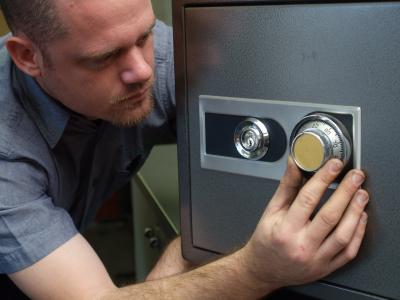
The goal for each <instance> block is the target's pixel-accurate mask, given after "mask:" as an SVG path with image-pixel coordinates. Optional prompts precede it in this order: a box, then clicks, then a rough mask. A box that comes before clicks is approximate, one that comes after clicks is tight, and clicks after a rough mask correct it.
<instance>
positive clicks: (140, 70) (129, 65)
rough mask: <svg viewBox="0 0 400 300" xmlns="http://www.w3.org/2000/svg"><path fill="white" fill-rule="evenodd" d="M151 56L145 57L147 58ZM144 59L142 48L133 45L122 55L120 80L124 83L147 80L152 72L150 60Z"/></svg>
mask: <svg viewBox="0 0 400 300" xmlns="http://www.w3.org/2000/svg"><path fill="white" fill-rule="evenodd" d="M149 59H151V58H147V60H149ZM147 60H146V56H145V53H144V50H143V49H142V48H139V47H134V48H133V49H131V50H130V51H129V52H128V53H126V55H125V56H124V57H123V61H122V63H121V66H122V71H121V73H120V77H121V80H122V82H123V83H124V84H133V83H138V82H145V81H147V80H149V79H150V78H151V76H152V74H153V68H152V65H151V62H149V61H147Z"/></svg>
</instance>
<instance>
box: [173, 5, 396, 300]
mask: <svg viewBox="0 0 400 300" xmlns="http://www.w3.org/2000/svg"><path fill="white" fill-rule="evenodd" d="M174 44H175V62H176V86H177V90H176V92H177V104H178V105H177V106H178V107H177V109H178V111H177V115H178V141H179V143H178V156H179V173H180V175H179V180H180V199H181V231H182V239H183V252H184V256H185V257H186V258H187V259H189V260H192V261H194V262H202V261H206V260H209V259H211V258H213V257H217V256H218V255H220V254H226V253H229V252H231V251H232V250H233V249H235V248H238V247H240V246H242V245H243V244H244V243H245V242H246V241H247V240H248V238H249V237H250V235H251V233H252V232H253V230H254V228H255V226H256V224H257V222H258V220H259V218H260V216H261V214H262V212H263V211H264V209H265V206H266V204H267V203H268V199H270V198H271V196H272V195H273V193H274V191H275V189H276V187H277V185H278V183H279V178H280V176H281V175H282V174H281V172H282V166H283V168H284V166H285V164H286V160H287V156H288V155H289V150H288V148H289V143H290V141H289V138H290V134H291V130H292V127H293V126H294V125H295V124H296V122H298V120H300V119H301V118H302V117H304V115H306V114H308V113H310V112H313V111H326V112H332V113H347V114H348V115H349V116H350V117H351V120H352V121H351V126H350V129H351V131H352V135H353V136H352V138H353V147H354V148H353V157H352V161H351V163H352V166H354V167H361V168H362V169H364V170H366V172H367V174H368V180H367V182H366V183H365V185H364V187H365V188H366V189H367V190H368V191H369V193H370V198H371V200H370V203H369V206H368V210H367V211H368V214H369V222H368V228H367V233H366V238H365V240H364V243H363V245H362V248H361V250H360V253H359V255H358V257H357V258H356V260H355V261H354V262H352V263H350V264H349V265H347V266H345V267H344V268H342V269H340V270H338V271H337V272H335V273H334V274H332V275H330V276H329V277H327V278H325V279H323V280H321V281H320V282H317V283H314V284H310V285H307V286H304V287H298V288H297V290H298V291H301V292H303V293H305V294H308V295H311V296H316V297H318V298H323V299H360V300H361V299H382V298H384V299H400V259H399V257H400V252H399V251H400V247H399V245H400V235H399V234H398V232H399V230H400V218H399V216H398V214H399V211H400V201H399V200H400V199H399V195H400V185H399V179H398V178H399V170H400V160H399V158H398V153H399V150H398V149H399V148H400V139H399V132H400V118H399V111H400V101H399V100H400V99H399V97H400V2H398V1H391V2H386V1H379V2H371V1H354V2H351V1H342V2H338V1H330V2H327V1H312V0H310V1H306V2H302V1H251V0H248V1H245V0H241V1H235V0H230V1H216V0H214V1H211V0H208V1H207V0H186V1H185V0H177V1H175V2H174ZM276 107H280V108H278V109H276ZM299 107H300V109H299ZM208 114H212V116H213V117H214V121H216V122H217V123H210V124H211V125H207V120H208V119H207V118H208V117H209V115H208ZM232 117H233V118H239V119H240V118H241V117H257V118H265V119H269V120H274V121H276V122H277V123H279V124H280V126H281V128H282V129H283V132H284V133H285V139H283V140H282V139H281V140H280V142H278V143H283V144H285V143H286V144H285V145H283V144H281V145H280V146H281V147H283V151H282V153H281V155H280V156H279V155H278V156H277V157H275V158H276V159H275V160H273V161H272V160H271V161H250V160H246V159H245V158H240V157H238V156H237V155H236V156H235V155H233V154H229V153H228V152H229V151H230V149H234V142H233V135H234V133H233V132H232V135H231V136H230V137H229V138H226V137H222V135H224V133H221V132H223V130H222V131H218V130H214V129H216V128H218V129H219V128H228V127H229V126H230V125H227V124H228V123H229V122H233V123H234V122H235V121H234V120H233V121H229V122H228V121H226V122H228V123H224V122H225V121H223V120H225V119H226V120H227V119H229V118H232ZM239 119H237V120H239ZM221 120H222V121H221ZM218 122H220V123H218ZM213 124H214V125H213ZM219 134H221V139H219V136H218V135H219ZM215 135H217V136H215ZM228 135H230V133H229V134H228ZM207 136H208V137H209V136H214V137H213V140H214V141H216V143H217V146H216V147H214V148H215V149H217V150H216V151H218V149H219V148H221V149H222V148H226V149H227V150H226V151H227V152H226V153H228V154H226V153H225V152H224V153H220V154H215V153H214V154H210V153H208V152H209V149H211V148H212V147H211V146H210V147H209V145H207V143H209V141H208V137H207ZM221 141H222V142H221ZM210 143H211V142H210ZM218 143H220V144H219V145H220V146H221V147H219V146H218ZM221 143H222V144H221ZM230 143H231V144H230ZM232 147H233V148H232ZM271 147H272V146H271ZM232 153H234V151H233V152H232ZM334 188H335V187H331V191H332V190H334Z"/></svg>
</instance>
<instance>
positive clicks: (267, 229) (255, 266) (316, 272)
mask: <svg viewBox="0 0 400 300" xmlns="http://www.w3.org/2000/svg"><path fill="white" fill-rule="evenodd" d="M342 167H343V165H342V163H341V162H340V161H339V160H331V161H329V162H328V163H327V164H326V165H325V166H324V167H323V168H321V169H320V170H319V171H318V172H317V173H316V174H315V175H314V176H313V177H312V178H311V179H310V180H309V181H308V182H307V183H306V184H305V185H304V186H303V187H302V182H303V177H302V175H301V173H300V171H299V170H298V168H297V167H296V166H295V164H294V163H293V161H292V160H291V159H289V162H288V167H287V170H286V173H285V175H284V177H283V178H282V180H281V183H280V185H279V187H278V189H277V191H276V193H275V195H274V197H273V198H272V199H271V201H270V203H269V205H268V206H267V209H266V211H265V213H264V215H263V216H262V218H261V220H260V222H259V224H258V226H257V229H256V231H255V232H254V234H253V236H252V238H251V240H250V241H249V242H248V244H247V245H246V246H245V247H244V248H243V249H242V250H241V252H242V259H243V260H242V262H243V263H244V264H245V265H246V266H247V267H249V268H250V269H249V272H250V273H252V274H253V275H254V277H255V278H256V280H257V281H258V282H259V284H260V285H262V284H267V285H269V286H270V287H271V286H273V287H275V288H279V287H282V286H288V285H298V284H303V283H307V282H311V281H315V280H317V279H320V278H322V277H324V276H326V275H328V274H329V273H331V272H333V271H334V270H336V269H337V268H339V267H341V266H343V265H344V264H346V263H347V262H349V261H350V260H352V259H353V258H354V257H355V256H356V254H357V253H358V250H359V248H360V245H361V241H362V239H363V237H364V233H365V227H366V223H367V214H366V213H365V212H364V208H365V206H366V204H367V202H368V193H367V192H366V191H365V190H362V189H360V186H361V184H362V183H363V181H364V179H365V177H364V174H363V172H362V171H360V170H352V171H350V172H349V173H348V174H346V176H345V177H344V179H343V180H342V182H341V183H340V185H339V186H338V188H337V189H336V191H335V192H334V193H333V195H332V196H331V197H330V198H329V200H328V201H327V202H326V203H325V204H324V205H323V206H322V208H321V209H320V210H319V211H318V212H317V213H316V215H315V216H314V217H313V218H312V219H311V216H312V214H313V213H314V211H315V209H316V207H317V205H318V203H319V202H320V199H321V198H322V196H323V194H324V193H325V191H326V190H327V188H328V187H329V185H330V184H331V183H332V182H333V181H334V179H335V178H336V176H337V175H338V174H339V173H340V171H341V170H342Z"/></svg>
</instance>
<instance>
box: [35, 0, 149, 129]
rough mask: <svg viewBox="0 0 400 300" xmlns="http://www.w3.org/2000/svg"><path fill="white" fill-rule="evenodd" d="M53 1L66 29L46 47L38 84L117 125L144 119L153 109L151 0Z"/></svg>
mask: <svg viewBox="0 0 400 300" xmlns="http://www.w3.org/2000/svg"><path fill="white" fill-rule="evenodd" d="M55 2H56V3H57V9H58V12H59V15H60V17H61V21H62V22H63V23H64V24H65V25H66V27H67V29H68V31H69V32H68V34H67V35H66V37H65V38H63V39H60V40H56V41H54V42H51V43H50V45H49V46H48V48H47V49H46V51H45V52H46V53H47V55H48V58H50V60H51V64H47V63H41V69H42V74H41V76H39V77H37V81H38V82H39V84H40V85H41V86H42V87H43V88H44V90H45V91H46V92H47V93H48V94H50V95H51V96H52V97H54V98H55V99H57V100H58V101H60V102H61V103H63V104H64V105H65V106H67V107H68V108H70V109H71V110H73V111H75V112H78V113H80V114H82V115H84V116H86V117H88V118H91V119H103V120H106V121H110V122H112V123H114V124H116V125H120V126H131V125H134V124H136V123H137V122H140V121H141V120H143V119H144V118H145V117H146V116H147V115H148V114H149V113H150V112H151V110H152V107H153V99H152V88H151V87H152V84H153V81H154V73H153V71H154V56H153V36H152V33H151V30H152V28H153V26H154V24H155V17H154V14H153V10H152V7H151V3H150V0H118V1H114V0H56V1H55ZM45 59H46V57H43V60H45Z"/></svg>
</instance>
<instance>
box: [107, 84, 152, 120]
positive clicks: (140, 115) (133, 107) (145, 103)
mask: <svg viewBox="0 0 400 300" xmlns="http://www.w3.org/2000/svg"><path fill="white" fill-rule="evenodd" d="M153 84H154V79H151V80H149V81H148V82H147V83H146V84H144V85H145V86H147V91H146V93H145V94H144V95H143V99H141V100H140V101H139V102H133V103H132V102H130V100H124V99H115V100H113V101H112V103H113V106H114V109H113V110H112V113H111V116H110V119H109V122H110V123H111V124H113V125H115V126H118V127H122V128H127V127H134V126H136V125H138V124H139V123H141V122H143V121H144V120H145V119H146V118H147V117H148V115H149V114H150V113H151V112H152V111H153V109H154V98H153Z"/></svg>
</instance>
